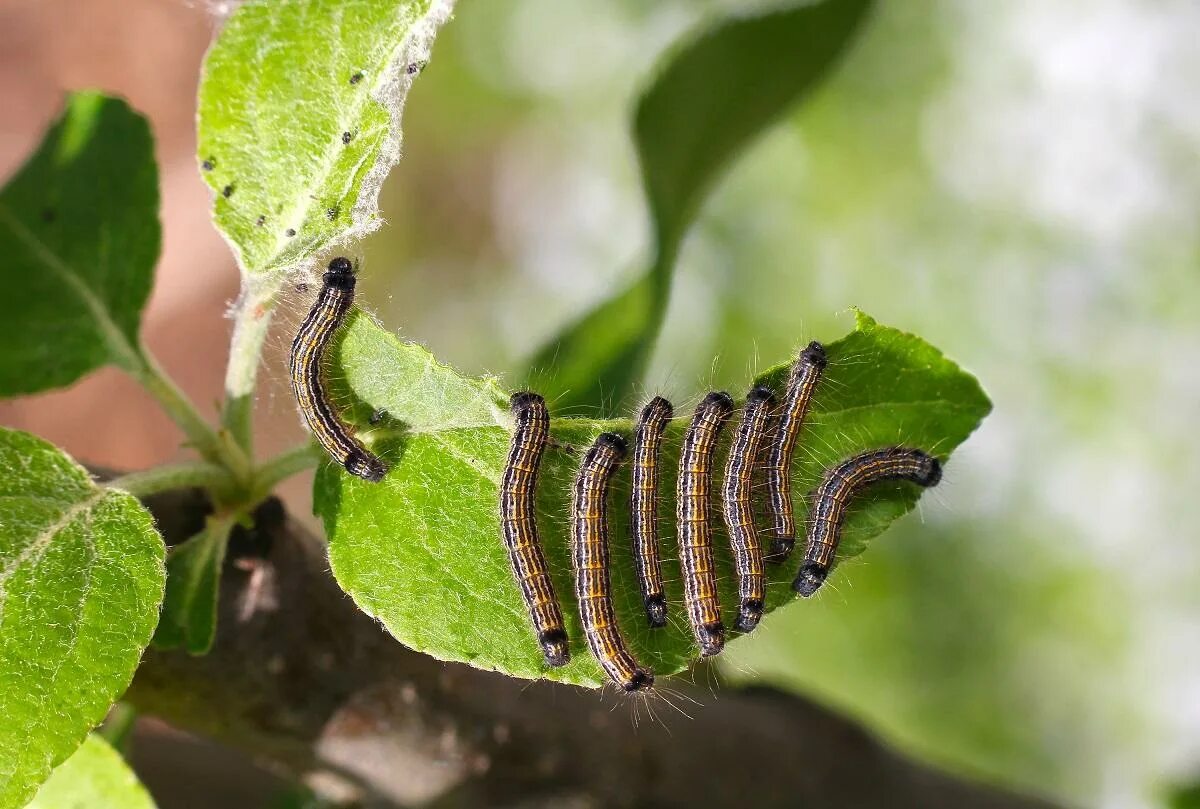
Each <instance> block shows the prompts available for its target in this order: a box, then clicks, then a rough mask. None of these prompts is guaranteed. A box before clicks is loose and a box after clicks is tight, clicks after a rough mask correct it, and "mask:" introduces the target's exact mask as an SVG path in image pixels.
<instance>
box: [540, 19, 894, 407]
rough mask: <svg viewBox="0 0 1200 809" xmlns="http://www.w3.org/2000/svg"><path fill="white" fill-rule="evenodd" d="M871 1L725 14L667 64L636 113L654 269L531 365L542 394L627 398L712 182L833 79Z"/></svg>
mask: <svg viewBox="0 0 1200 809" xmlns="http://www.w3.org/2000/svg"><path fill="white" fill-rule="evenodd" d="M871 5H872V0H824V2H815V3H807V2H806V3H801V4H788V5H787V6H785V7H784V8H781V9H775V10H772V11H768V12H765V13H760V14H757V15H755V16H734V17H730V18H727V19H724V20H722V21H720V22H719V23H717V24H716V25H714V26H712V27H710V28H708V29H706V30H704V31H703V32H701V33H700V34H699V35H698V36H695V37H694V38H692V39H690V40H689V41H686V42H685V43H684V44H683V45H682V46H681V47H678V48H676V49H675V50H674V51H673V52H672V53H671V54H670V55H669V56H668V58H667V59H666V61H665V62H664V64H663V66H662V68H661V69H660V72H659V74H658V76H657V77H656V78H655V80H654V82H653V83H652V84H651V85H650V87H649V88H647V90H646V92H645V93H644V94H643V95H642V97H641V99H640V100H639V102H638V105H637V110H636V113H635V115H634V140H635V142H636V145H637V151H638V157H639V158H640V162H641V167H642V180H643V184H644V186H645V190H646V198H647V201H648V203H649V209H650V215H651V218H652V220H653V221H652V226H653V230H654V236H655V255H654V260H653V263H652V265H651V268H650V270H649V271H648V272H647V273H646V275H644V276H643V277H642V278H640V279H639V280H638V281H636V282H635V283H634V284H633V285H632V286H630V287H629V288H628V289H626V290H624V291H623V292H621V293H620V294H618V295H616V296H614V297H613V298H611V299H609V300H607V301H605V302H604V303H602V304H600V305H599V306H598V307H597V308H596V309H594V310H593V311H592V312H591V313H589V314H588V315H586V316H584V317H583V318H581V319H580V320H579V321H577V322H576V323H575V324H573V325H572V326H570V327H569V328H568V329H567V330H566V331H564V332H563V333H562V334H561V335H560V336H559V337H557V338H555V339H554V340H552V341H550V343H548V344H547V345H546V346H545V347H543V348H542V349H541V350H540V351H539V352H538V353H537V355H536V356H535V357H534V358H533V359H532V360H531V363H530V364H531V366H532V367H533V368H534V369H535V378H537V379H538V380H539V381H542V380H543V379H544V380H545V388H546V393H547V398H556V399H557V401H559V403H560V404H561V405H562V406H563V407H577V406H589V407H596V406H598V405H599V406H600V409H601V412H603V413H605V414H611V413H612V412H614V410H613V408H614V407H619V406H620V405H621V404H622V403H623V402H624V401H625V399H626V398H627V396H628V395H629V393H630V391H632V390H633V388H634V386H635V384H636V383H637V382H638V380H639V379H640V378H641V375H642V372H643V370H644V366H645V364H646V361H647V359H648V358H649V355H650V351H651V350H652V349H653V347H654V342H655V340H656V339H657V337H658V331H659V328H660V326H661V325H662V319H663V316H664V315H665V313H666V308H667V299H668V297H669V294H670V289H671V278H672V275H673V273H674V271H675V260H676V257H677V255H678V253H679V246H680V243H681V242H682V240H683V238H684V236H685V235H686V234H687V231H688V229H689V228H690V227H691V224H692V221H693V220H694V219H695V217H696V213H697V211H698V210H699V209H700V206H701V205H702V203H703V202H704V199H705V197H706V196H707V195H708V192H709V190H710V189H711V187H712V185H713V183H714V182H715V181H716V180H717V179H718V178H719V177H720V176H721V175H722V173H723V172H725V171H726V170H727V169H728V167H729V165H730V164H731V163H732V162H733V160H734V159H735V158H736V157H737V156H738V155H739V154H740V153H741V152H743V151H744V150H745V149H746V148H747V147H748V146H749V145H750V144H751V143H752V142H753V141H754V139H755V138H757V137H758V136H759V135H760V134H761V133H762V132H763V131H764V130H765V129H767V128H768V127H769V126H770V125H771V124H773V123H774V122H775V121H776V120H777V119H778V118H779V117H780V116H781V115H782V114H783V113H784V112H786V111H787V110H788V109H789V108H790V107H792V106H793V105H794V104H796V103H797V102H798V101H799V100H800V99H801V98H802V97H804V95H805V94H806V93H808V92H809V91H811V90H812V89H813V88H815V87H816V86H817V85H818V84H819V83H820V82H821V80H822V79H823V78H824V77H825V76H826V75H827V74H828V73H829V71H830V70H831V69H832V67H833V66H834V65H835V64H836V63H837V61H838V57H840V56H841V54H842V53H843V52H844V51H845V50H846V48H847V46H848V45H849V43H850V42H851V41H852V40H853V38H854V33H855V31H856V30H858V28H859V27H860V25H861V24H862V21H863V20H864V18H865V17H866V16H867V12H868V10H869V9H870V8H871Z"/></svg>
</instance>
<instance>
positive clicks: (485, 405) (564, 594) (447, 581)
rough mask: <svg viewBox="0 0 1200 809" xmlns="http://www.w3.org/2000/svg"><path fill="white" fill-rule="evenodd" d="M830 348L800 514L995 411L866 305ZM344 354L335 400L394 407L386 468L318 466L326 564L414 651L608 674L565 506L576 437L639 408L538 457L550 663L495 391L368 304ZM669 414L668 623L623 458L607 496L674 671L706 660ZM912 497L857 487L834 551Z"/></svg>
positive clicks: (657, 649)
mask: <svg viewBox="0 0 1200 809" xmlns="http://www.w3.org/2000/svg"><path fill="white" fill-rule="evenodd" d="M828 351H829V357H830V365H829V369H828V371H827V372H826V375H825V380H824V382H823V383H822V386H821V390H820V392H819V394H818V396H817V398H816V402H815V404H814V407H813V410H812V413H811V416H810V421H809V424H808V425H807V426H806V428H805V432H804V434H803V436H802V438H801V444H800V449H799V451H798V453H797V463H796V467H795V470H794V471H795V488H794V492H795V498H796V508H797V515H798V518H802V517H803V515H804V514H806V512H807V503H806V499H805V494H806V493H807V492H809V491H810V490H811V489H812V488H813V487H814V486H815V484H816V482H817V481H818V479H819V477H820V474H821V472H822V470H823V469H824V468H825V467H827V466H828V465H830V464H832V463H833V462H835V461H838V460H841V459H842V458H844V457H847V456H849V455H852V454H854V453H856V452H858V451H861V450H864V449H869V448H874V447H879V446H885V445H891V444H895V443H908V444H911V445H914V446H917V447H922V448H925V449H927V450H930V451H932V452H934V453H936V454H937V455H938V456H939V457H941V458H942V459H945V458H946V457H947V456H949V454H950V452H951V451H952V450H953V449H954V448H955V447H956V446H958V444H959V443H961V442H962V441H963V440H964V439H965V438H966V437H967V436H968V435H969V434H970V433H971V431H972V430H974V429H975V427H976V426H977V425H978V424H979V422H980V420H981V419H982V418H983V416H984V415H985V414H986V413H987V412H988V410H989V408H990V404H989V402H988V400H987V397H986V396H985V395H984V394H983V392H982V390H980V388H979V385H978V383H977V382H976V381H975V379H974V378H973V377H972V376H970V375H969V374H967V373H965V372H964V371H962V370H961V369H959V368H958V367H957V366H956V365H954V364H953V363H952V362H950V361H949V360H947V359H946V358H945V357H943V356H942V355H941V354H940V353H939V352H938V351H937V350H936V349H934V348H932V347H931V346H929V345H928V344H927V343H925V342H924V341H922V340H921V339H920V338H917V337H915V336H913V335H909V334H904V333H902V332H899V331H896V330H894V329H890V328H887V327H884V326H879V325H878V324H876V323H875V322H874V321H873V320H871V319H870V318H869V317H867V316H865V315H860V316H859V319H858V327H857V330H856V331H854V332H853V333H851V334H850V335H848V336H846V337H844V338H843V339H841V340H838V341H837V342H834V343H832V344H830V345H829V346H828ZM338 365H339V367H340V371H341V379H340V380H339V384H340V385H341V388H340V391H339V399H340V401H342V402H343V403H344V404H345V405H346V407H347V410H346V412H347V416H348V417H349V418H352V419H354V420H355V421H357V422H359V423H364V422H365V420H366V418H367V414H369V413H371V412H372V411H373V410H375V409H377V408H383V409H386V410H387V412H388V413H389V415H390V417H391V419H392V421H391V422H390V423H385V424H382V425H380V426H379V427H378V428H376V429H375V430H373V431H371V432H369V433H368V434H367V435H366V438H367V440H370V441H371V442H372V443H373V445H374V447H375V449H376V450H378V451H379V452H380V453H381V454H382V456H383V457H384V459H385V460H386V461H387V462H388V463H390V464H391V467H392V468H391V471H390V472H389V474H388V475H387V477H386V478H385V479H384V480H383V481H382V482H381V483H377V484H371V483H365V482H362V481H359V480H357V479H354V478H351V477H350V476H349V475H347V474H345V473H344V472H342V471H341V470H340V469H339V468H337V467H334V466H332V465H327V466H326V467H325V468H323V469H322V471H321V472H320V474H319V475H318V479H317V482H316V488H315V508H316V511H317V513H318V514H319V515H320V516H321V517H322V518H323V519H324V521H325V526H326V531H327V533H328V536H329V539H330V560H331V562H332V565H333V571H334V575H335V576H336V577H337V579H338V582H339V583H340V584H341V585H342V587H343V588H344V589H345V590H346V591H347V592H348V593H349V594H350V595H351V596H352V597H353V598H354V600H355V602H356V603H357V604H358V605H359V607H361V608H362V609H363V610H364V611H365V612H367V613H368V614H370V615H373V616H375V617H377V618H379V619H380V620H381V621H382V622H383V624H384V626H386V627H387V628H388V630H389V631H390V632H391V633H392V634H393V635H395V636H396V637H397V638H398V639H399V640H400V641H402V642H403V643H405V644H407V645H409V646H411V647H413V648H415V649H418V650H420V651H424V652H427V653H429V654H432V655H434V656H436V657H439V658H442V659H446V660H458V661H463V662H467V663H471V664H472V665H475V666H479V667H481V668H488V669H495V670H498V671H502V672H506V673H508V674H512V675H515V676H519V677H550V678H552V679H556V680H561V681H564V682H569V683H576V684H579V685H585V686H596V685H599V684H600V683H601V681H602V677H601V673H600V670H599V668H598V666H597V665H596V663H595V662H594V661H593V660H592V659H591V657H590V656H589V654H588V651H587V647H586V645H585V644H584V639H583V635H582V632H581V629H580V625H579V622H578V619H577V618H576V607H575V601H574V597H573V588H572V584H571V582H572V577H571V567H570V556H569V548H568V535H567V522H568V516H567V504H568V500H569V492H570V486H571V482H572V479H573V477H574V474H575V469H576V466H577V464H578V461H579V457H580V453H581V452H582V450H584V449H586V447H587V446H588V445H589V444H590V443H591V441H592V440H593V439H594V438H595V437H596V435H598V434H599V433H601V432H603V431H605V430H618V431H620V432H622V433H623V434H625V435H626V436H630V434H631V424H630V422H629V420H627V419H622V420H612V421H592V420H586V419H575V418H555V419H553V420H552V422H551V429H552V433H553V437H554V440H555V444H554V445H552V446H551V447H550V448H549V449H547V451H546V455H545V458H544V459H543V463H542V472H541V479H540V482H539V486H538V495H537V496H538V510H539V526H540V529H541V536H542V543H543V546H544V549H545V553H546V556H547V558H548V561H549V563H550V566H551V569H552V573H553V576H554V583H555V587H556V589H557V593H558V596H559V598H560V600H561V602H562V604H563V607H564V612H565V613H566V616H567V625H568V632H569V634H570V637H571V652H572V661H571V663H570V664H569V665H568V666H566V667H564V668H562V669H557V670H552V671H547V670H545V669H544V666H543V664H542V656H541V652H540V650H539V649H538V646H537V643H536V642H535V640H534V637H533V633H532V630H531V628H530V625H529V618H528V615H527V614H526V612H525V608H524V606H523V604H522V601H521V597H520V595H519V592H518V590H517V587H516V585H515V584H514V582H513V579H512V575H511V573H510V571H509V566H508V560H507V555H506V553H505V550H504V546H503V543H502V541H501V539H500V526H499V510H498V497H499V494H498V493H499V481H500V477H501V473H502V470H503V467H504V463H505V457H506V455H507V451H508V445H509V440H510V432H509V430H510V426H511V420H510V419H509V417H508V415H507V409H506V407H505V397H504V394H503V391H502V390H500V389H499V388H498V387H497V386H496V384H495V383H494V382H492V381H490V380H489V381H483V382H472V381H470V380H465V379H463V378H462V377H460V376H458V375H457V374H456V373H455V372H454V371H453V370H451V369H449V368H447V367H445V366H441V365H437V364H436V363H434V362H433V361H432V359H431V358H430V357H429V355H428V353H427V352H426V351H425V350H424V349H422V348H420V347H418V346H413V345H407V344H403V343H401V342H400V341H398V340H396V339H395V338H394V337H392V336H391V335H388V334H386V333H385V332H383V331H382V330H380V329H379V328H378V327H377V326H375V325H374V324H373V323H371V322H370V320H369V319H368V318H365V317H359V318H357V319H356V320H355V321H354V323H353V324H352V325H351V326H350V327H349V329H348V331H347V333H346V335H345V338H344V339H343V341H342V342H341V344H340V351H339V354H338ZM785 372H786V364H785V365H781V366H779V367H778V368H775V369H773V370H771V371H768V372H767V373H766V374H765V375H764V376H763V379H764V380H766V381H768V382H771V383H776V384H777V383H778V382H779V381H780V379H781V378H782V374H784V373H785ZM399 380H404V384H403V385H400V384H397V382H398V381H399ZM749 383H750V380H747V387H749ZM734 393H735V395H736V394H740V391H735V392H734ZM552 406H553V405H552ZM676 415H677V419H676V421H675V422H674V423H673V425H672V428H671V431H670V432H669V433H668V439H667V441H666V448H665V450H664V457H663V460H662V463H663V468H664V475H663V494H664V496H663V501H662V503H661V506H660V515H661V531H662V536H663V538H664V547H663V551H664V563H665V570H664V574H665V576H666V579H667V582H668V590H667V595H668V600H669V603H670V610H671V613H672V622H671V625H670V626H669V627H667V628H665V629H662V630H654V631H652V630H650V629H648V628H647V627H646V623H645V618H644V616H643V614H642V606H641V598H640V594H639V592H638V587H637V583H636V581H635V579H634V572H633V561H632V558H631V554H630V547H629V533H628V497H629V479H628V469H627V468H625V469H623V470H622V472H621V473H620V474H619V475H618V477H617V479H616V481H615V482H614V490H613V492H612V495H611V500H610V507H611V509H610V510H611V517H612V519H611V525H612V538H613V539H612V543H611V547H612V559H613V562H612V576H613V586H614V590H615V593H616V599H615V601H616V608H617V613H618V617H619V619H620V625H621V627H622V630H623V632H624V634H625V636H626V638H627V639H628V640H629V642H630V645H631V646H632V648H633V649H634V651H635V653H636V655H637V657H638V659H639V660H641V661H643V662H645V663H646V664H648V665H649V666H650V667H651V668H652V669H653V670H654V671H655V672H656V673H658V674H660V675H666V674H671V673H674V672H678V671H680V670H682V669H683V668H685V667H686V666H688V665H689V664H690V663H691V662H692V661H693V660H694V658H695V656H696V650H695V648H694V646H693V643H692V638H691V634H690V631H689V630H688V628H687V624H686V620H685V619H684V616H683V607H682V604H683V594H682V589H681V584H680V581H679V568H678V562H677V554H676V552H675V546H674V520H673V514H674V497H673V492H674V485H675V484H674V481H675V472H674V470H675V466H676V464H677V460H678V453H679V442H680V439H681V435H682V432H683V427H684V425H685V422H686V421H687V420H688V418H689V417H690V413H689V412H688V409H687V407H685V406H684V403H677V414H676ZM730 432H731V430H729V429H727V430H726V435H725V440H724V441H723V442H722V445H721V448H720V450H719V453H718V458H719V463H718V467H719V468H723V465H724V454H725V451H726V448H727V446H728V439H729V433H730ZM949 474H950V475H951V476H952V475H953V467H951V469H950V470H949ZM718 477H719V476H718ZM717 485H718V483H717V482H714V491H716V486H717ZM918 496H919V491H918V490H917V489H916V488H915V487H914V486H912V485H911V484H894V485H883V486H879V487H876V488H875V489H874V490H872V492H871V493H870V494H869V495H868V496H865V497H863V498H861V500H860V501H859V502H857V503H856V504H855V505H854V507H853V509H852V511H851V515H850V518H849V521H848V523H847V525H846V530H845V533H844V538H843V542H842V545H841V548H840V549H839V554H838V559H839V561H844V560H845V559H848V558H850V557H852V556H855V555H857V554H858V553H861V552H862V551H863V550H864V549H865V548H866V545H867V543H868V541H869V540H870V539H871V538H872V537H874V536H876V535H878V534H879V533H880V532H881V531H883V529H884V528H886V527H887V525H888V524H889V523H890V522H891V521H892V520H894V519H896V518H897V517H899V516H901V515H902V514H904V513H905V512H906V511H908V510H909V509H911V508H912V507H913V505H914V504H915V503H916V501H917V498H918ZM714 521H715V524H716V525H717V530H716V532H715V536H716V543H717V548H718V553H717V561H718V565H719V568H720V574H721V576H720V578H721V599H722V606H723V609H724V611H725V617H726V625H727V626H732V625H733V620H732V619H733V615H732V611H731V608H733V607H735V601H734V589H733V588H734V579H733V573H732V567H731V560H730V556H729V552H728V540H727V538H726V537H725V534H724V531H723V530H721V528H720V526H719V523H720V518H719V516H718V515H714ZM795 571H796V565H792V564H789V565H787V566H785V567H779V568H773V569H771V571H770V574H771V582H770V586H769V588H768V595H769V598H768V609H771V610H773V609H776V608H778V607H780V606H783V605H786V604H789V603H791V602H792V601H793V597H792V591H791V588H790V582H791V579H792V577H793V576H794V575H795ZM767 620H770V619H769V618H768V619H767Z"/></svg>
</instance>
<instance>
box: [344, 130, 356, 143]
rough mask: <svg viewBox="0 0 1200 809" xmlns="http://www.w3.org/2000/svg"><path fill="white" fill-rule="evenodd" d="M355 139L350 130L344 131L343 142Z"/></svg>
mask: <svg viewBox="0 0 1200 809" xmlns="http://www.w3.org/2000/svg"><path fill="white" fill-rule="evenodd" d="M353 139H354V136H353V135H351V134H350V133H349V132H343V133H342V143H349V142H350V141H352V140H353Z"/></svg>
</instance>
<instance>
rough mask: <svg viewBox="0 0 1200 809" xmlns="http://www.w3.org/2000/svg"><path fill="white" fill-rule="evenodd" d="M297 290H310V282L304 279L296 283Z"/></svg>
mask: <svg viewBox="0 0 1200 809" xmlns="http://www.w3.org/2000/svg"><path fill="white" fill-rule="evenodd" d="M296 291H297V292H308V284H306V283H305V282H304V281H301V282H300V283H298V284H296Z"/></svg>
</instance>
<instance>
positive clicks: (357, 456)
mask: <svg viewBox="0 0 1200 809" xmlns="http://www.w3.org/2000/svg"><path fill="white" fill-rule="evenodd" d="M344 466H345V467H346V471H347V472H349V473H350V474H352V475H354V476H355V477H360V478H362V479H363V480H369V481H370V482H371V483H378V482H379V481H381V480H383V476H384V475H386V474H387V467H386V466H384V465H383V461H381V460H379V459H378V458H376V457H375V456H374V455H371V454H370V453H367V452H351V453H350V454H349V455H348V456H346V463H345V464H344Z"/></svg>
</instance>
